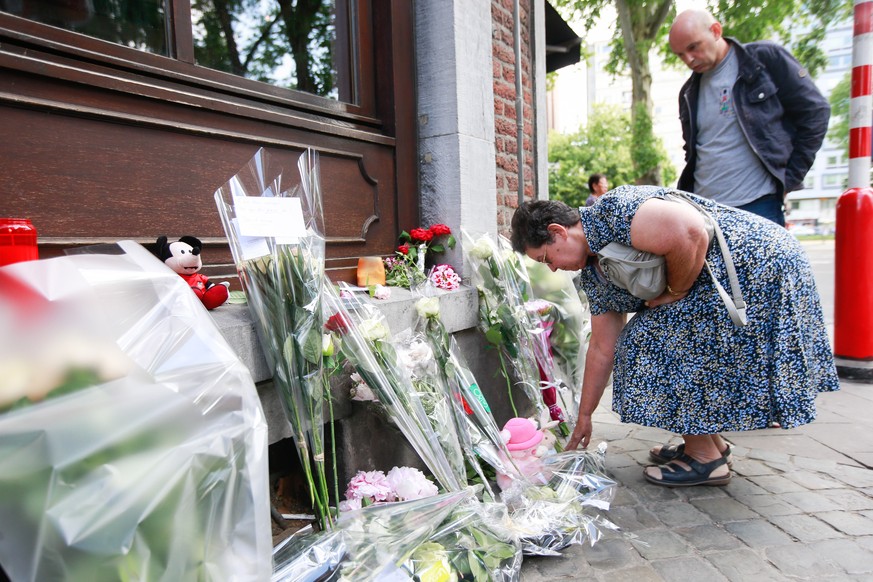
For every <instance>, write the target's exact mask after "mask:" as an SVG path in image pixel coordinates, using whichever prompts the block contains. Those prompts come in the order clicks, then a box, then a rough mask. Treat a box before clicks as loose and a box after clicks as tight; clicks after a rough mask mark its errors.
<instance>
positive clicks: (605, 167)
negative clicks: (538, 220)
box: [549, 105, 676, 206]
mask: <svg viewBox="0 0 873 582" xmlns="http://www.w3.org/2000/svg"><path fill="white" fill-rule="evenodd" d="M649 127H650V128H651V122H650V123H649ZM633 134H634V131H633V124H632V122H631V116H630V114H629V113H627V112H625V111H622V110H621V108H619V107H616V106H608V105H595V107H594V111H593V113H592V114H591V115H590V116H589V117H588V123H587V125H585V126H584V127H581V128H580V129H579V131H577V132H575V133H572V134H561V133H551V134H549V197H550V198H553V199H555V200H561V201H563V202H566V203H567V204H569V205H570V206H582V205H584V204H585V200H586V199H587V198H588V195H589V194H590V192H589V190H588V176H590V175H591V174H593V173H595V172H599V173H601V174H606V176H607V178H608V179H609V183H610V186H611V187H613V186H619V185H621V184H632V183H635V182H638V174H637V173H636V170H635V169H634V162H633V158H632V155H633V154H632V153H631V151H632V148H631V144H632V143H633V142H634V135H633ZM649 134H650V135H651V129H649ZM651 138H652V142H653V146H652V148H651V149H650V150H648V151H649V152H650V155H651V156H652V158H650V159H649V160H648V161H647V162H644V163H646V164H651V163H653V161H654V163H657V164H659V165H660V166H661V167H662V168H664V169H665V179H666V180H667V181H673V180H674V179H675V178H676V171H675V169H674V168H673V167H672V165H671V164H670V162H669V159H668V157H667V154H666V151H665V150H664V147H663V145H662V144H661V142H660V140H659V139H657V138H655V137H654V136H651Z"/></svg>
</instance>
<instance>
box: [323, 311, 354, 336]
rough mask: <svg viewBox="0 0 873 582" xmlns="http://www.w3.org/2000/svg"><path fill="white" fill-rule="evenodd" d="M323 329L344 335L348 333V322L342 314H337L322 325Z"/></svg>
mask: <svg viewBox="0 0 873 582" xmlns="http://www.w3.org/2000/svg"><path fill="white" fill-rule="evenodd" d="M324 329H326V330H327V331H335V332H337V333H343V334H344V333H346V332H348V331H349V322H348V321H346V318H345V317H343V314H342V313H340V312H337V313H334V314H333V315H331V316H330V319H328V320H327V323H325V324H324Z"/></svg>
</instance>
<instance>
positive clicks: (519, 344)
mask: <svg viewBox="0 0 873 582" xmlns="http://www.w3.org/2000/svg"><path fill="white" fill-rule="evenodd" d="M464 237H465V241H466V244H465V245H464V257H465V259H466V260H467V261H468V262H469V264H470V266H471V267H472V268H471V271H472V281H473V285H475V287H476V290H477V291H478V293H479V328H480V330H481V331H482V332H483V333H484V334H485V339H486V340H487V341H488V342H489V343H490V344H491V345H493V346H494V347H496V348H497V349H498V351H497V355H498V358H499V360H500V370H501V372H502V374H503V377H504V378H505V380H506V387H507V393H508V396H509V399H510V403H511V405H512V409H513V412H514V413H515V416H518V411H517V409H516V407H515V402H514V401H513V399H512V376H511V375H510V372H509V369H508V368H507V362H509V363H510V364H511V365H512V369H513V372H514V375H515V378H516V380H517V384H518V385H519V386H521V388H522V389H523V390H524V391H525V393H526V394H527V396H528V398H529V399H530V401H531V403H532V404H533V405H534V406H535V407H536V408H537V410H543V409H544V408H545V404H544V403H543V399H542V395H541V394H540V391H539V384H540V380H539V372H538V371H537V368H536V355H535V354H534V346H533V343H532V342H531V340H530V336H529V334H528V330H530V329H531V328H532V327H533V324H532V323H531V320H530V316H529V315H528V313H527V310H526V309H525V306H524V303H525V301H527V300H528V299H530V294H529V284H527V283H526V282H525V280H526V274H523V272H522V270H521V269H522V268H523V265H522V263H521V261H520V259H519V256H518V255H517V254H516V253H514V252H512V251H511V250H509V251H507V250H506V249H505V248H501V246H500V244H499V242H498V241H497V240H495V239H493V238H492V237H490V236H488V235H484V236H481V237H479V238H478V239H475V240H474V239H473V238H472V237H471V236H470V235H469V234H468V233H466V232H465V233H464Z"/></svg>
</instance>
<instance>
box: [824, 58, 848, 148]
mask: <svg viewBox="0 0 873 582" xmlns="http://www.w3.org/2000/svg"><path fill="white" fill-rule="evenodd" d="M851 89H852V72H851V71H849V72H847V73H846V75H845V76H844V77H843V78H842V79H841V80H840V82H839V83H837V85H836V86H835V87H834V88H833V90H832V91H831V96H830V102H831V123H830V126H829V127H828V139H829V140H830V141H832V142H833V143H834V144H836V145H837V146H840V147H841V148H842V149H843V152H845V154H846V158H848V157H849V101H851V99H852V94H851V93H852V91H851Z"/></svg>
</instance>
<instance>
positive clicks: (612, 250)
mask: <svg viewBox="0 0 873 582" xmlns="http://www.w3.org/2000/svg"><path fill="white" fill-rule="evenodd" d="M597 257H598V263H599V264H600V270H601V271H603V274H604V276H605V277H606V278H607V279H609V282H610V283H612V284H613V285H615V286H617V287H621V288H622V289H626V290H627V291H628V292H629V293H630V294H631V295H633V296H634V297H639V298H640V299H645V300H646V301H648V300H649V299H654V298H655V297H657V296H658V295H660V294H661V293H663V292H664V289H666V288H667V264H666V261H665V260H664V257H662V256H660V255H656V254H653V253H649V252H646V251H641V250H639V249H635V248H634V247H629V246H627V245H623V244H621V243H617V242H611V243H609V244H608V245H606V246H605V247H603V248H602V249H600V252H599V253H597Z"/></svg>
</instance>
